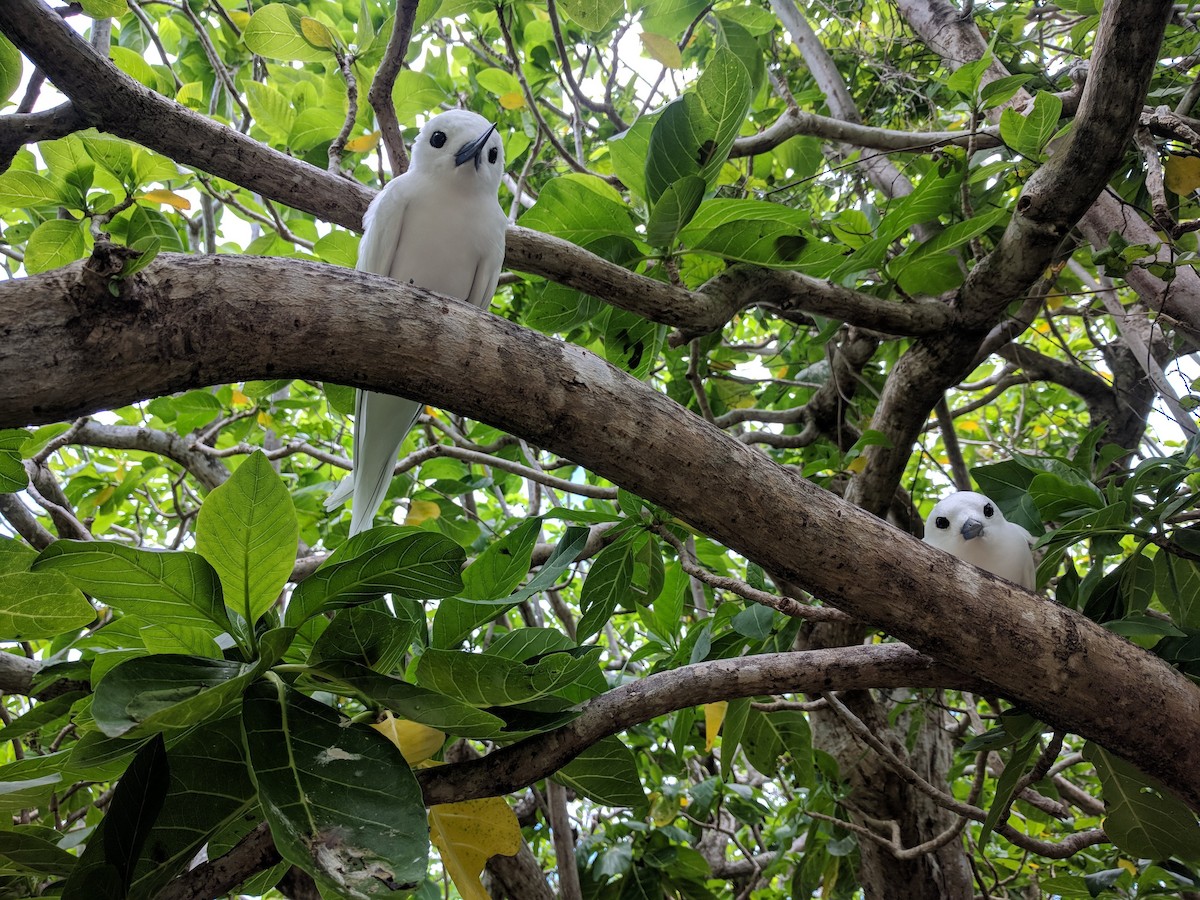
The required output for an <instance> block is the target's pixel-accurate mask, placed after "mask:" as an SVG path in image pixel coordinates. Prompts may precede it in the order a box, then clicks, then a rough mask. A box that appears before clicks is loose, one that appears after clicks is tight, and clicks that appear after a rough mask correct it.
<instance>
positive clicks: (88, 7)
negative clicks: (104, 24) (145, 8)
mask: <svg viewBox="0 0 1200 900" xmlns="http://www.w3.org/2000/svg"><path fill="white" fill-rule="evenodd" d="M81 5H82V6H83V11H84V12H85V13H87V14H88V15H89V16H91V17H92V18H93V19H107V18H110V17H114V16H115V17H120V16H123V15H125V13H127V12H129V7H127V6H126V5H125V2H124V0H82V3H81Z"/></svg>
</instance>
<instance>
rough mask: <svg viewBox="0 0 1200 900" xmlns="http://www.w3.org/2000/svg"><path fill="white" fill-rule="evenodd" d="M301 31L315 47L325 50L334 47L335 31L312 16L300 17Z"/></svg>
mask: <svg viewBox="0 0 1200 900" xmlns="http://www.w3.org/2000/svg"><path fill="white" fill-rule="evenodd" d="M300 33H301V34H302V35H304V39H305V40H306V41H308V42H309V43H310V44H312V45H313V46H314V47H320V48H322V49H323V50H332V49H333V33H332V32H331V31H330V30H329V29H328V28H326V27H325V23H323V22H320V21H318V20H316V19H314V18H313V17H312V16H301V17H300Z"/></svg>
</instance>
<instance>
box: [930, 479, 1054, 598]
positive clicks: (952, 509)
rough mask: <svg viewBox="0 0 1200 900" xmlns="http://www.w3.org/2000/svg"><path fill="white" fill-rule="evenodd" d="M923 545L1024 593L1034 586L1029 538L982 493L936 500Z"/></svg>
mask: <svg viewBox="0 0 1200 900" xmlns="http://www.w3.org/2000/svg"><path fill="white" fill-rule="evenodd" d="M925 543H927V544H930V545H932V546H934V547H937V548H938V549H939V550H945V551H946V552H947V553H950V554H952V555H954V556H957V557H958V558H959V559H961V560H963V561H964V562H969V563H971V564H972V565H975V566H979V568H981V569H986V570H987V571H989V572H991V573H992V574H993V575H999V576H1000V577H1001V578H1007V579H1008V580H1009V581H1012V582H1015V583H1016V584H1019V585H1021V587H1023V588H1026V589H1028V590H1031V591H1032V590H1034V589H1035V588H1036V587H1037V573H1036V568H1035V567H1034V564H1033V553H1032V552H1031V550H1030V547H1032V545H1033V536H1032V535H1031V534H1030V533H1029V532H1028V531H1026V530H1025V529H1024V528H1023V527H1021V526H1020V525H1018V524H1017V523H1016V522H1009V521H1008V520H1006V519H1005V518H1004V514H1003V513H1002V512H1000V507H998V506H996V504H995V503H993V502H992V501H991V500H989V499H988V498H987V497H986V496H984V495H983V494H978V493H976V492H975V491H958V492H957V493H954V494H951V495H950V496H949V497H944V498H942V499H941V500H939V501H938V503H937V505H936V506H934V507H933V512H931V513H930V514H929V518H928V519H927V520H926V522H925Z"/></svg>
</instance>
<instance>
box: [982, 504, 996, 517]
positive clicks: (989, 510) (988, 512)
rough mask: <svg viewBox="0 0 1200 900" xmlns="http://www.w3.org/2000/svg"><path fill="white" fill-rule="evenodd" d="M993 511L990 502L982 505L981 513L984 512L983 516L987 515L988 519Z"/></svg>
mask: <svg viewBox="0 0 1200 900" xmlns="http://www.w3.org/2000/svg"><path fill="white" fill-rule="evenodd" d="M995 512H996V510H995V509H993V508H992V504H990V503H988V504H986V505H985V506H984V507H983V514H984V515H985V516H987V517H988V518H989V519H990V518H991V517H992V515H993V514H994V513H995Z"/></svg>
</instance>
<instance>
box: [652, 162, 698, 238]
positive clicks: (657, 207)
mask: <svg viewBox="0 0 1200 900" xmlns="http://www.w3.org/2000/svg"><path fill="white" fill-rule="evenodd" d="M705 188H706V185H705V183H704V179H703V178H701V177H700V176H699V175H685V176H684V177H683V178H680V179H679V180H678V181H675V182H672V183H671V184H670V185H668V186H667V189H666V190H665V191H663V193H662V196H661V197H659V198H658V202H657V203H655V204H654V209H653V210H651V211H650V219H649V221H648V222H647V223H646V240H647V241H648V242H649V243H650V245H651V246H653V247H670V246H671V245H673V244H674V243H675V238H676V236H677V235H678V234H679V232H680V231H681V230H682V229H683V227H684V226H685V225H687V223H688V222H690V221H691V219H692V216H694V215H695V214H696V210H697V209H699V208H700V201H701V200H703V199H704V191H705Z"/></svg>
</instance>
